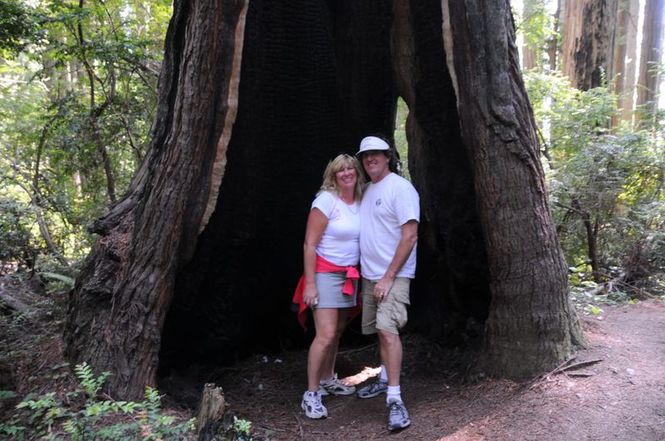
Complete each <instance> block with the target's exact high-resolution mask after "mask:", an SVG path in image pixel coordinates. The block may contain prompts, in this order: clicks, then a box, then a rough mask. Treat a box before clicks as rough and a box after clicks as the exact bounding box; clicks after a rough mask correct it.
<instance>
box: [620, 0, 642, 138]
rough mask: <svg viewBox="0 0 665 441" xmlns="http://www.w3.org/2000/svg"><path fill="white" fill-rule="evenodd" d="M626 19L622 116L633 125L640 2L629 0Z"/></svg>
mask: <svg viewBox="0 0 665 441" xmlns="http://www.w3.org/2000/svg"><path fill="white" fill-rule="evenodd" d="M627 7H628V10H627V13H626V15H627V16H626V20H625V25H626V28H625V35H626V59H625V68H624V78H623V94H622V95H623V96H622V97H621V98H622V99H621V118H622V119H623V120H624V121H627V122H628V123H630V126H631V127H632V126H633V116H634V111H635V83H636V81H637V78H636V72H637V60H638V58H639V53H638V50H637V49H638V48H637V25H638V23H639V19H640V2H638V1H628V5H627Z"/></svg>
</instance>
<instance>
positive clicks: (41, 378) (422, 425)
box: [0, 278, 665, 441]
mask: <svg viewBox="0 0 665 441" xmlns="http://www.w3.org/2000/svg"><path fill="white" fill-rule="evenodd" d="M0 294H8V295H10V296H11V298H14V299H17V300H20V302H22V304H23V305H32V306H35V305H37V308H36V309H34V311H37V312H35V313H33V314H32V315H30V314H24V315H25V318H24V319H21V320H20V321H18V322H13V324H11V326H13V328H12V329H3V327H4V326H7V324H8V323H10V322H9V321H7V320H0V390H3V389H5V390H7V389H12V390H15V391H17V392H18V393H19V394H20V396H24V395H25V394H26V393H27V392H35V393H37V394H44V393H46V392H50V391H65V390H67V389H70V388H72V387H73V384H72V379H71V375H68V374H67V373H66V372H67V367H66V366H67V364H66V363H64V362H63V359H62V341H61V338H60V335H59V330H60V329H61V327H62V326H61V325H62V322H61V318H62V311H63V310H64V306H63V305H64V301H65V298H66V296H64V295H62V294H61V295H60V296H59V297H58V296H53V297H51V298H49V299H47V296H45V295H44V292H43V288H42V287H39V286H26V285H24V284H17V283H16V282H15V281H14V280H10V281H8V279H7V278H0ZM58 305H59V307H58ZM0 306H1V305H0ZM581 306H584V308H582V307H580V309H579V313H580V317H581V319H582V323H583V327H584V330H585V336H586V339H587V342H588V346H587V348H585V349H583V350H580V351H578V352H577V353H576V354H575V355H574V358H573V359H572V360H570V361H569V362H568V364H567V365H566V366H564V367H565V368H568V367H569V369H563V368H562V369H560V370H559V371H556V372H554V371H553V372H550V373H547V374H544V375H542V376H539V377H537V378H534V379H532V380H530V381H525V382H519V383H516V382H511V381H506V380H495V379H488V378H482V377H478V376H475V375H474V378H473V379H471V378H470V377H471V375H469V373H470V372H472V371H473V369H470V368H471V366H470V365H469V363H470V362H469V361H468V360H469V359H468V357H464V356H463V355H461V354H454V353H450V351H447V350H445V349H443V348H439V347H436V346H433V345H432V344H431V342H427V341H426V340H424V339H423V338H422V337H418V336H416V335H411V334H407V335H405V336H404V363H403V376H402V381H401V383H402V396H403V398H404V401H405V403H406V405H407V407H408V409H409V412H410V413H411V419H412V425H411V426H410V427H409V428H407V429H405V430H403V431H401V432H398V433H389V432H388V430H387V429H386V419H387V409H386V407H385V395H382V396H379V397H376V398H373V399H368V400H361V399H358V398H356V397H355V396H346V397H343V396H333V397H325V398H324V403H325V405H326V406H327V408H328V412H329V417H328V418H327V419H324V420H310V419H308V418H306V417H305V416H304V414H303V412H302V411H301V410H300V399H301V396H302V393H303V391H304V388H305V385H306V358H307V352H306V350H302V351H293V352H285V353H282V354H279V355H278V356H274V355H270V356H267V355H256V356H254V357H251V358H249V359H246V360H244V361H241V362H239V363H238V364H236V365H234V366H233V367H230V368H225V369H221V370H217V371H216V372H213V373H210V375H208V378H207V379H206V380H207V381H208V382H214V383H216V384H217V385H219V386H221V387H222V388H223V390H224V396H225V398H226V401H227V405H228V411H227V412H228V413H229V414H231V413H232V414H233V415H236V416H237V417H238V418H240V419H244V420H247V421H250V422H251V423H252V436H253V439H254V440H381V439H388V440H439V441H480V440H487V441H490V440H491V441H494V440H498V441H504V440H520V441H521V440H539V441H541V440H547V441H558V440H561V441H563V440H565V441H571V440H572V441H574V440H626V441H628V440H630V441H633V440H639V441H652V440H653V441H656V440H659V441H660V440H663V439H665V302H663V301H661V300H644V301H640V302H637V303H635V304H629V303H624V304H619V305H606V304H604V303H597V304H595V305H592V307H591V311H592V312H593V314H591V313H589V301H585V302H583V304H581ZM54 308H55V310H56V311H59V312H55V313H54V312H53V309H54ZM1 309H2V308H0V312H2V311H1ZM10 338H13V339H14V340H15V341H8V339H10ZM28 342H30V343H28ZM8 348H9V349H11V350H9V351H8ZM376 360H377V347H376V345H375V344H370V345H366V346H363V347H355V348H342V349H341V352H340V354H339V357H338V362H337V370H338V373H339V376H340V377H343V378H344V379H345V380H346V381H348V382H349V383H352V384H362V383H363V382H365V381H372V380H373V377H374V376H375V375H376V374H377V371H378V369H376ZM584 362H589V363H588V364H586V365H583V363H584ZM577 363H580V365H577V366H576V364H577ZM162 386H166V385H160V388H161V387H162ZM168 389H170V390H177V389H178V388H177V387H175V388H174V385H170V386H169V387H168ZM180 392H181V393H183V394H189V397H187V396H184V397H183V396H181V397H179V398H180V399H181V401H180V403H182V402H183V400H184V401H188V402H190V403H193V402H196V400H197V399H198V397H197V396H196V394H200V389H199V390H198V392H197V391H195V390H194V388H191V387H189V388H186V387H185V388H182V389H180ZM0 398H1V397H0ZM7 404H8V403H6V402H5V403H4V405H3V401H2V400H0V423H1V422H2V421H3V418H4V417H6V416H7V415H10V414H11V413H13V411H12V409H11V406H8V405H7ZM164 405H165V406H166V407H167V411H172V412H173V413H175V414H177V415H179V416H181V417H185V418H188V417H190V416H192V413H193V412H194V411H193V410H191V409H185V408H183V407H182V406H180V405H177V404H176V403H175V400H174V399H173V397H169V396H167V397H165V398H164ZM3 407H4V408H3Z"/></svg>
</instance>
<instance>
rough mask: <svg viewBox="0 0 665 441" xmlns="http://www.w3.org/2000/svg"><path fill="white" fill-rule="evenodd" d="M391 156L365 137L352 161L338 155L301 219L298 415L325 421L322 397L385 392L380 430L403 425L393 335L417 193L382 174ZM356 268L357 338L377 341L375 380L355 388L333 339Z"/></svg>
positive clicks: (403, 305) (405, 289) (403, 295)
mask: <svg viewBox="0 0 665 441" xmlns="http://www.w3.org/2000/svg"><path fill="white" fill-rule="evenodd" d="M394 155H395V153H394V151H393V149H391V148H390V145H389V144H388V143H387V142H386V141H384V140H383V139H381V138H379V137H376V136H368V137H365V138H363V140H362V141H361V142H360V149H359V150H358V153H356V157H357V158H358V159H359V160H360V162H362V167H363V168H364V170H365V172H366V175H367V176H368V177H369V179H370V183H369V185H367V187H365V185H364V182H365V173H363V170H362V169H361V165H360V162H359V161H358V159H356V158H354V157H352V156H350V155H339V156H337V157H336V158H335V159H333V160H332V161H330V163H329V164H328V166H327V167H326V170H325V172H324V175H323V184H322V186H321V189H320V191H319V193H318V194H317V197H316V199H315V200H314V202H313V203H312V208H311V210H310V213H309V217H308V219H307V229H306V233H305V244H304V275H303V278H302V283H303V285H301V287H302V302H304V304H305V305H307V306H308V307H310V308H312V310H313V316H314V323H315V327H316V336H315V337H314V340H313V342H312V344H311V346H310V349H309V355H308V359H307V382H308V390H307V391H306V392H305V393H304V395H303V399H302V409H303V410H304V411H305V415H307V417H309V418H325V417H327V416H328V411H327V409H326V407H325V406H324V405H323V403H322V401H321V397H322V396H325V395H330V394H333V395H350V394H353V393H354V392H355V393H356V395H357V396H358V397H359V398H372V397H376V396H378V395H380V394H382V393H386V395H387V398H386V403H387V407H388V429H389V430H400V429H404V428H405V427H408V426H409V425H410V424H411V420H410V418H409V413H408V412H407V410H406V407H405V405H404V402H403V401H402V397H401V391H400V370H401V365H402V342H401V340H400V336H399V331H400V329H401V328H402V327H403V326H404V325H405V324H406V321H407V305H408V304H409V285H410V281H411V279H413V278H414V276H415V270H416V256H415V254H416V253H415V248H416V241H417V236H418V222H419V220H420V205H419V201H418V193H417V192H416V190H415V188H414V187H413V185H411V183H410V182H409V181H407V180H406V179H404V178H402V177H401V176H399V175H397V174H396V173H393V172H392V171H391V170H390V163H391V160H392V159H393V158H394ZM358 263H360V269H361V273H362V289H361V292H362V296H363V298H362V332H363V334H378V338H379V350H380V355H381V373H380V375H379V378H378V380H377V381H375V382H373V383H370V384H369V385H367V386H365V387H363V388H361V389H359V390H358V391H357V392H356V390H355V387H353V386H348V385H346V384H344V383H342V382H341V381H340V380H339V379H338V378H337V374H336V373H335V358H336V355H337V350H338V346H339V339H340V336H341V334H342V332H343V330H344V327H345V325H346V323H347V321H348V318H349V314H350V313H351V311H352V309H353V308H354V307H355V306H356V304H357V303H356V294H357V291H358V289H357V288H358V282H357V279H358V278H359V274H358Z"/></svg>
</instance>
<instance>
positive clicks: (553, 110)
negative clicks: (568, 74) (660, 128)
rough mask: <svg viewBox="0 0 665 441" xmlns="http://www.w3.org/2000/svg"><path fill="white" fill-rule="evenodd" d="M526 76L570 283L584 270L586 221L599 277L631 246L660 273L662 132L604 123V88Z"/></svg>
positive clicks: (608, 109) (664, 171) (664, 202)
mask: <svg viewBox="0 0 665 441" xmlns="http://www.w3.org/2000/svg"><path fill="white" fill-rule="evenodd" d="M525 79H526V81H525V82H526V85H527V89H528V91H529V96H530V98H531V101H532V104H533V106H534V113H535V115H536V119H537V122H538V125H539V126H540V127H541V128H542V132H543V135H544V137H545V144H546V147H547V151H548V153H549V158H550V159H549V163H548V164H546V165H548V166H549V171H548V178H549V181H550V198H551V202H552V208H553V215H554V218H555V221H556V222H557V230H558V232H559V238H560V240H561V243H562V245H563V248H564V252H565V254H566V257H567V259H568V261H569V263H570V264H571V265H573V266H574V267H576V268H579V269H580V270H578V271H575V272H573V273H572V275H571V282H573V283H574V284H580V283H582V282H583V281H584V280H585V273H586V274H588V272H589V269H588V265H587V264H588V263H589V261H588V259H589V248H588V247H589V234H590V233H589V230H588V229H587V228H586V227H587V226H590V228H591V231H592V233H591V234H592V235H593V238H594V240H595V241H596V245H597V251H598V257H599V260H600V262H599V264H600V266H601V267H602V271H603V273H604V274H606V275H609V274H611V273H613V272H615V269H614V268H619V267H621V266H622V265H625V264H626V262H627V261H628V260H629V259H630V258H631V250H635V249H638V248H639V249H641V250H643V252H644V253H648V256H646V258H647V260H650V261H651V262H652V263H653V264H655V266H654V267H653V269H652V270H653V271H654V272H662V271H663V270H664V269H665V266H663V265H662V263H660V262H659V261H658V259H656V255H657V252H656V251H657V250H656V249H655V248H654V246H656V245H657V244H658V243H659V242H658V241H657V238H658V232H659V231H662V230H663V227H664V226H665V199H664V195H663V191H662V190H663V189H662V183H663V180H664V177H665V160H664V159H663V158H664V157H665V155H664V154H663V146H662V143H660V141H658V140H659V139H660V136H662V134H661V135H657V136H653V133H647V132H643V131H639V130H628V129H627V128H624V127H622V126H619V127H611V120H612V117H613V116H614V115H615V112H616V110H617V108H616V102H617V100H616V96H615V95H614V94H613V93H611V92H610V91H609V89H608V88H607V87H599V88H595V89H591V90H589V91H579V90H576V89H574V88H572V87H570V86H569V84H568V81H567V80H566V79H565V78H563V77H561V76H559V75H545V74H541V73H535V72H529V73H527V74H526V75H525ZM585 221H586V222H587V224H586V225H585V223H584V222H585ZM645 244H649V246H646V245H645Z"/></svg>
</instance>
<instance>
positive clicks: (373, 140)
mask: <svg viewBox="0 0 665 441" xmlns="http://www.w3.org/2000/svg"><path fill="white" fill-rule="evenodd" d="M369 150H390V146H389V145H388V143H387V142H385V141H384V140H383V139H381V138H377V137H376V136H366V137H364V138H363V139H362V141H360V150H358V153H356V156H360V155H362V154H363V152H367V151H369Z"/></svg>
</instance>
